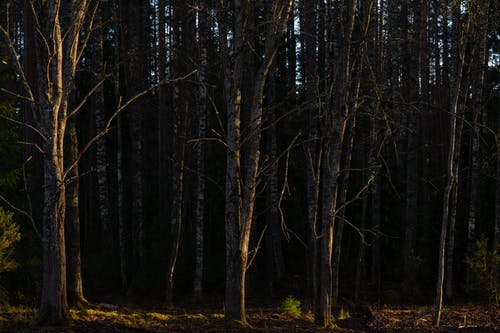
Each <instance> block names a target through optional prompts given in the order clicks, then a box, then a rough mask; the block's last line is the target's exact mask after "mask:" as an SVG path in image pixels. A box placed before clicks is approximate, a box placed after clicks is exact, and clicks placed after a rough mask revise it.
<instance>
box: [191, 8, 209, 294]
mask: <svg viewBox="0 0 500 333" xmlns="http://www.w3.org/2000/svg"><path fill="white" fill-rule="evenodd" d="M200 6H201V9H200V12H199V13H198V20H199V35H200V37H199V45H200V49H199V52H200V54H199V57H200V58H199V62H200V69H199V77H198V78H199V85H198V92H199V98H198V124H197V136H198V140H200V141H199V142H197V143H196V146H195V154H196V203H195V205H196V207H195V259H194V281H193V294H194V297H195V298H197V299H200V298H201V297H202V294H203V283H202V282H203V265H204V261H203V256H204V230H205V187H206V186H205V177H206V175H205V172H206V171H205V164H206V163H205V150H206V147H207V145H206V143H205V141H204V140H205V137H206V135H207V117H208V97H207V94H208V91H207V89H208V85H207V68H208V48H209V43H208V34H209V32H208V31H209V29H210V23H209V19H208V14H207V11H208V8H207V7H206V6H204V5H203V2H202V1H200Z"/></svg>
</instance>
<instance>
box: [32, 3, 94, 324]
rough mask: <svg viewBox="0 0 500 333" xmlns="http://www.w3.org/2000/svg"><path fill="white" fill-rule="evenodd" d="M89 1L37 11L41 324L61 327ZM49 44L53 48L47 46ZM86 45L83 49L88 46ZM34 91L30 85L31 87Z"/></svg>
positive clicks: (44, 6) (39, 6)
mask: <svg viewBox="0 0 500 333" xmlns="http://www.w3.org/2000/svg"><path fill="white" fill-rule="evenodd" d="M87 5H88V2H87V1H83V0H82V1H75V2H73V3H71V4H66V5H62V4H61V3H59V2H58V1H45V2H44V3H36V4H35V5H34V10H35V12H36V15H37V17H38V20H39V22H40V24H41V25H40V26H39V29H38V34H36V53H37V58H38V59H39V61H40V66H39V67H38V73H37V74H38V75H37V76H38V88H39V94H38V96H36V97H35V96H33V94H32V92H30V96H31V97H32V98H33V101H35V98H37V99H36V105H35V107H36V108H37V109H38V112H39V114H40V122H39V124H38V126H39V130H40V132H41V133H42V134H43V136H44V141H43V145H42V149H43V152H44V153H43V164H44V210H43V234H42V253H43V263H44V265H43V275H42V276H43V278H42V297H41V305H40V320H41V321H42V322H47V323H52V324H55V323H59V322H61V321H62V320H65V319H67V318H68V315H69V313H68V302H67V287H66V286H67V284H66V246H65V228H64V226H65V211H66V198H65V196H66V192H65V190H66V185H65V183H66V179H67V173H68V172H69V171H71V167H73V166H74V164H73V165H72V166H70V167H69V169H66V170H65V167H64V137H65V131H66V123H67V116H68V99H69V95H70V92H71V89H72V87H73V81H74V78H75V72H76V66H77V63H78V52H79V51H80V44H79V42H80V29H81V28H82V25H83V22H84V16H85V13H86V11H87ZM47 41H50V43H48V44H46V42H47ZM84 46H85V45H82V46H81V47H84ZM28 87H29V85H28Z"/></svg>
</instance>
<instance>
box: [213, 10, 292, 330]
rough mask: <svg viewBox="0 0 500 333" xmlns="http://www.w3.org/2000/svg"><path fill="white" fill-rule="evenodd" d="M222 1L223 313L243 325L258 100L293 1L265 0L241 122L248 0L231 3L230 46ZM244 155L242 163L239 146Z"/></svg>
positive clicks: (259, 117) (255, 171)
mask: <svg viewBox="0 0 500 333" xmlns="http://www.w3.org/2000/svg"><path fill="white" fill-rule="evenodd" d="M226 5H227V4H224V3H223V4H222V5H221V7H219V8H218V15H219V25H220V32H219V34H220V46H221V57H222V62H223V70H224V77H225V81H224V86H225V102H226V114H227V130H226V138H225V139H226V145H227V166H226V212H225V229H226V292H225V316H226V317H227V318H229V319H237V320H240V321H241V322H242V323H243V324H246V312H245V274H246V270H247V268H248V267H247V265H248V247H249V241H250V230H251V226H252V221H253V213H254V206H255V196H256V191H257V178H258V174H259V162H260V138H261V130H262V127H261V126H262V100H263V93H264V86H265V83H266V78H267V75H268V73H269V69H270V67H271V65H272V63H273V60H274V58H275V56H276V52H277V46H278V42H279V41H280V40H281V38H280V37H281V36H282V34H283V33H284V30H285V27H286V23H287V22H288V16H289V15H290V11H291V9H292V6H293V1H290V0H287V1H276V2H274V4H272V5H271V4H270V3H268V2H265V5H266V7H267V6H268V7H267V8H269V9H268V17H269V18H270V19H272V20H271V21H270V22H269V23H268V26H267V31H266V33H265V46H264V54H263V57H262V60H261V63H260V65H259V67H258V69H257V71H256V73H254V74H253V77H252V80H251V81H250V82H253V86H252V88H253V94H252V96H251V97H249V100H248V101H245V103H248V104H247V105H248V107H249V118H248V119H249V121H248V123H247V124H244V123H242V120H243V118H242V116H241V111H242V103H243V102H244V101H243V100H242V97H243V95H242V88H243V77H242V74H243V65H244V58H243V57H244V54H245V52H243V51H244V49H245V48H246V47H247V45H246V44H245V40H246V39H248V38H249V37H250V36H251V35H248V34H249V33H250V31H249V30H247V25H246V24H247V18H248V16H249V15H250V13H249V10H251V8H252V6H249V4H248V3H247V1H240V0H235V1H234V2H233V4H232V5H233V13H232V14H233V17H234V27H233V29H234V30H233V31H232V35H233V37H232V41H231V50H230V49H229V47H228V46H227V45H228V42H229V39H228V32H229V29H230V25H229V22H230V16H229V15H228V8H227V7H226ZM242 125H243V126H244V125H246V128H245V130H246V131H245V132H246V133H249V134H248V136H247V137H244V138H242V136H241V131H240V128H241V126H242ZM243 144H244V145H245V147H246V149H245V150H246V151H245V153H246V154H247V156H246V158H245V161H247V163H244V164H242V156H241V152H242V145H243Z"/></svg>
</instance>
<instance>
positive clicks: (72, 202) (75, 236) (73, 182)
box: [65, 118, 87, 308]
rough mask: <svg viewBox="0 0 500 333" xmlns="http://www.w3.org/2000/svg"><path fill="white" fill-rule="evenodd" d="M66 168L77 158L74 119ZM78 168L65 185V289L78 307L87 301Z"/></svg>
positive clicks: (68, 142) (68, 137) (72, 302)
mask: <svg viewBox="0 0 500 333" xmlns="http://www.w3.org/2000/svg"><path fill="white" fill-rule="evenodd" d="M66 146H67V147H66V154H65V159H66V161H67V162H66V163H65V164H66V166H69V165H71V164H72V163H73V161H75V160H76V158H77V156H78V138H77V134H76V126H75V119H74V118H72V119H69V120H68V127H67V128H66ZM78 177H79V175H78V166H75V167H73V168H72V169H71V170H70V172H69V173H68V182H67V184H66V244H67V245H66V248H67V254H68V256H67V258H66V266H67V288H68V302H69V305H70V306H73V307H77V308H78V307H80V306H81V305H83V304H86V303H87V301H86V300H85V297H84V296H83V283H82V263H81V255H80V216H79V205H78V194H79V183H80V180H79V178H78Z"/></svg>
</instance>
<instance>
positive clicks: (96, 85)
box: [67, 79, 106, 118]
mask: <svg viewBox="0 0 500 333" xmlns="http://www.w3.org/2000/svg"><path fill="white" fill-rule="evenodd" d="M105 80H106V79H102V80H100V81H99V82H97V83H96V84H95V86H94V87H93V88H92V89H91V90H90V91H89V92H88V93H87V95H85V97H84V98H83V99H82V101H81V102H80V104H78V105H77V106H76V107H75V108H74V109H73V111H71V112H70V113H69V114H68V115H67V117H68V118H71V117H73V116H74V115H75V114H76V113H77V112H78V111H80V109H81V108H82V107H83V106H84V105H85V103H87V101H88V99H89V98H90V97H91V96H92V95H93V94H94V92H95V91H96V90H97V89H98V88H99V87H100V86H101V85H102V84H103V83H104V81H105Z"/></svg>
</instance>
